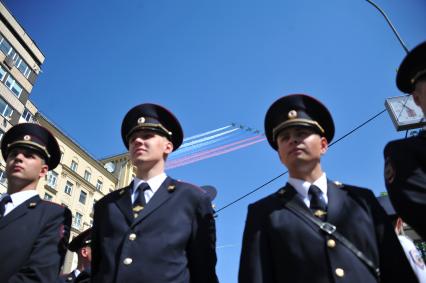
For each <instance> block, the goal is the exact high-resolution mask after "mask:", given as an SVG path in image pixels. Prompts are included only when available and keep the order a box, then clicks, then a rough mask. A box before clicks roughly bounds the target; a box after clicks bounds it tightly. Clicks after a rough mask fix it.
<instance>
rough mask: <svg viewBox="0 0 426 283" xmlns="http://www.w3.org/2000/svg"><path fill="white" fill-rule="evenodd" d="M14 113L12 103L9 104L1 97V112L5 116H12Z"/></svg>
mask: <svg viewBox="0 0 426 283" xmlns="http://www.w3.org/2000/svg"><path fill="white" fill-rule="evenodd" d="M12 113H13V109H12V107H10V105H9V104H7V103H6V101H4V100H3V98H0V114H1V115H3V116H4V117H10V116H12Z"/></svg>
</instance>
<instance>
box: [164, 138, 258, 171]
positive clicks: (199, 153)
mask: <svg viewBox="0 0 426 283" xmlns="http://www.w3.org/2000/svg"><path fill="white" fill-rule="evenodd" d="M260 136H261V135H255V136H253V137H250V138H246V139H243V140H239V141H236V142H233V143H229V144H225V145H222V146H219V147H216V148H212V149H209V150H205V151H200V152H197V153H194V154H191V155H187V156H184V157H181V158H177V159H174V160H170V161H169V162H167V165H168V166H171V165H173V164H175V163H181V162H184V161H185V160H187V159H192V158H196V157H198V156H203V155H206V154H210V153H212V152H215V151H219V150H223V149H226V148H228V147H232V146H236V145H238V144H241V143H245V142H249V141H251V140H254V139H257V138H258V137H260Z"/></svg>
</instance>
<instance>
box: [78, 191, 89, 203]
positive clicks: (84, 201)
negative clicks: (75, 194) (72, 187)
mask: <svg viewBox="0 0 426 283" xmlns="http://www.w3.org/2000/svg"><path fill="white" fill-rule="evenodd" d="M86 198H87V193H86V192H84V191H81V192H80V198H79V199H78V201H79V202H81V203H82V204H86Z"/></svg>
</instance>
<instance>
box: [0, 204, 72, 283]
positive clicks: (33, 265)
mask: <svg viewBox="0 0 426 283" xmlns="http://www.w3.org/2000/svg"><path fill="white" fill-rule="evenodd" d="M70 225H71V212H70V210H69V209H67V208H65V207H62V206H60V205H58V204H55V203H52V202H48V201H44V200H41V199H40V197H39V196H34V197H32V198H30V199H28V200H27V201H25V202H23V203H22V204H20V205H19V206H18V207H16V208H15V209H13V210H12V211H11V212H10V213H8V214H7V215H6V216H4V217H3V218H1V219H0V243H1V247H0V259H1V263H0V282H2V283H3V282H10V283H12V282H43V283H45V282H46V283H49V282H56V280H57V278H58V274H59V270H60V268H61V265H62V263H63V260H64V257H65V253H66V244H67V243H68V237H69V231H70Z"/></svg>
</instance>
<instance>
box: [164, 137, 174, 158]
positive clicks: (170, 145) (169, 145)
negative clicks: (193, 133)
mask: <svg viewBox="0 0 426 283" xmlns="http://www.w3.org/2000/svg"><path fill="white" fill-rule="evenodd" d="M172 151H173V143H172V142H171V141H169V140H168V139H166V144H165V145H164V153H165V154H167V155H168V154H170V153H171V152H172Z"/></svg>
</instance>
